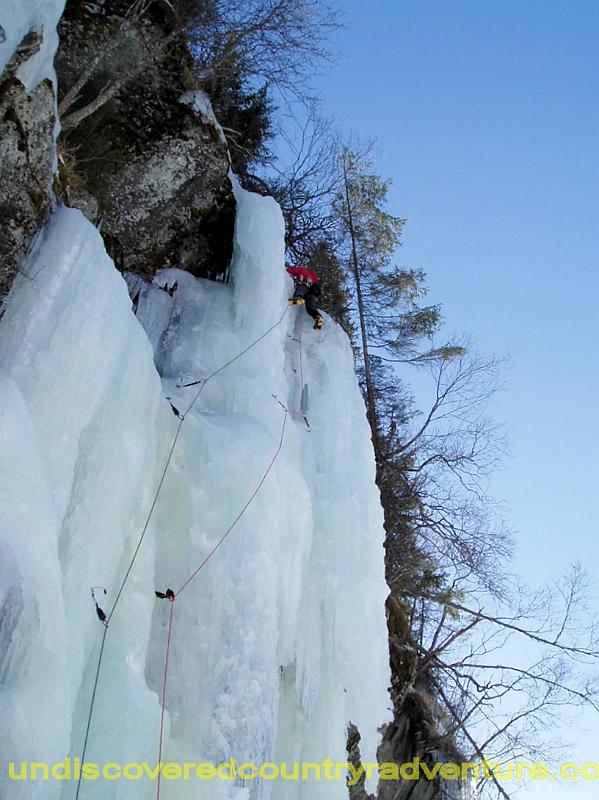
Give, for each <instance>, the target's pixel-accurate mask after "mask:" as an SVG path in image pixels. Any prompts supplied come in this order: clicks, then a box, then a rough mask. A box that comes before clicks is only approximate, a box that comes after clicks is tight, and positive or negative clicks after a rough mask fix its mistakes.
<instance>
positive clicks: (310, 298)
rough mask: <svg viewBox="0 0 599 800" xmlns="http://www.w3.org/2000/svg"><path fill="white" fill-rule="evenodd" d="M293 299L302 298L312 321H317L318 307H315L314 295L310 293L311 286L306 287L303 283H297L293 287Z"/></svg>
mask: <svg viewBox="0 0 599 800" xmlns="http://www.w3.org/2000/svg"><path fill="white" fill-rule="evenodd" d="M293 297H294V298H296V297H302V298H303V299H304V302H305V308H306V311H307V312H308V314H309V315H310V316H311V317H312V319H313V320H316V319H318V317H319V316H320V314H319V313H318V306H317V305H316V294H315V293H314V292H313V291H312V286H307V285H306V284H305V283H298V284H297V286H296V287H295V293H294V295H293Z"/></svg>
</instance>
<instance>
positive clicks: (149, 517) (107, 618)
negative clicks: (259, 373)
mask: <svg viewBox="0 0 599 800" xmlns="http://www.w3.org/2000/svg"><path fill="white" fill-rule="evenodd" d="M288 310H289V309H288V308H285V311H284V312H283V313H282V314H281V316H280V317H279V319H278V320H277V321H276V322H275V323H274V324H273V325H271V326H270V328H268V330H266V331H265V332H264V333H263V334H261V335H260V336H259V337H258V338H257V339H255V340H254V341H253V342H251V343H250V344H249V345H248V346H247V347H245V348H244V349H243V350H242V351H241V352H240V353H238V354H237V355H236V356H234V357H233V358H232V359H230V360H229V361H227V362H226V363H225V364H223V365H222V366H220V367H219V368H218V369H216V370H214V372H212V373H211V374H210V375H208V376H207V377H206V378H202V379H199V380H197V381H193V382H192V383H190V384H185V386H197V385H198V384H199V389H198V390H197V392H196V393H195V394H194V397H193V399H192V400H191V402H190V403H189V405H188V406H187V408H186V410H185V411H184V413H183V414H180V413H179V412H178V411H177V412H176V413H177V417H178V418H179V422H178V425H177V429H176V431H175V435H174V437H173V441H172V444H171V447H170V450H169V453H168V456H167V459H166V462H165V465H164V469H163V470H162V473H161V476H160V480H159V481H158V485H157V487H156V491H155V493H154V497H153V500H152V504H151V506H150V510H149V511H148V515H147V517H146V520H145V522H144V525H143V528H142V530H141V534H140V537H139V540H138V542H137V545H136V547H135V550H134V551H133V555H132V557H131V560H130V562H129V565H128V567H127V569H126V571H125V575H124V577H123V580H122V581H121V583H120V586H119V589H118V591H117V595H116V598H115V600H114V602H113V604H112V606H111V608H110V611H109V613H108V614H106V613H105V612H104V611H103V610H102V609H101V608H100V606H99V605H98V603H97V602H96V601H95V597H94V602H96V613H97V615H98V617H99V618H100V621H101V622H102V623H103V625H104V631H103V633H102V640H101V643H100V652H99V654H98V662H97V665H96V673H95V678H94V683H93V688H92V696H91V700H90V706H89V712H88V717H87V723H86V729H85V736H84V741H83V748H82V751H81V763H82V764H84V763H85V755H86V752H87V744H88V741H89V733H90V730H91V723H92V718H93V712H94V707H95V702H96V694H97V690H98V684H99V680H100V671H101V667H102V660H103V658H104V648H105V644H106V637H107V635H108V631H109V624H110V620H111V619H112V617H113V615H114V613H115V611H116V608H117V606H118V604H119V601H120V599H121V596H122V594H123V590H124V588H125V586H126V584H127V581H128V580H129V577H130V575H131V570H132V569H133V566H134V564H135V561H136V559H137V556H138V554H139V551H140V548H141V546H142V543H143V541H144V538H145V536H146V533H147V531H148V527H149V525H150V522H151V520H152V516H153V514H154V510H155V508H156V504H157V502H158V498H159V496H160V492H161V490H162V486H163V485H164V481H165V478H166V474H167V472H168V468H169V466H170V463H171V460H172V457H173V452H174V450H175V446H176V444H177V441H178V439H179V434H180V433H181V428H182V426H183V423H184V422H185V418H186V417H187V415H188V414H189V413H190V411H191V410H192V409H193V407H194V406H195V404H196V403H197V401H198V399H199V397H200V395H201V394H202V391H203V390H204V387H205V386H206V384H207V383H208V381H210V380H212V378H214V377H216V375H218V374H219V373H221V372H222V371H223V370H224V369H226V368H227V367H228V366H230V365H231V364H233V363H234V362H235V361H237V360H238V359H239V358H241V357H242V356H243V355H245V353H247V352H248V351H249V350H251V349H252V348H253V347H255V346H256V345H257V344H258V343H259V342H261V341H262V340H263V339H264V338H266V336H268V334H269V333H271V332H272V331H274V330H275V328H277V327H278V326H279V325H280V324H281V322H282V321H283V319H284V318H285V315H286V314H287V311H288ZM171 407H173V406H172V404H171ZM285 412H286V413H285V417H286V416H287V409H285ZM277 455H278V452H277ZM261 485H262V484H260V486H261ZM256 493H257V492H256ZM252 499H253V498H252ZM244 510H245V508H244ZM242 513H243V512H242ZM80 791H81V776H80V777H79V779H78V781H77V790H76V793H75V800H78V798H79V793H80Z"/></svg>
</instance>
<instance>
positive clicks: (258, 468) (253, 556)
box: [0, 189, 390, 800]
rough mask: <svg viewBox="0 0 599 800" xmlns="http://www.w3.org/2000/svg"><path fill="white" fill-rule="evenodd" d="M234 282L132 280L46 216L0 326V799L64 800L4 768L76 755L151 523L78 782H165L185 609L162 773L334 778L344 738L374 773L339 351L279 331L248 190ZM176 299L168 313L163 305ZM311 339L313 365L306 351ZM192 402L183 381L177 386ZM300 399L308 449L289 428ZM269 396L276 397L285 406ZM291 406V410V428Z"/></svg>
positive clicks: (373, 711) (362, 480)
mask: <svg viewBox="0 0 599 800" xmlns="http://www.w3.org/2000/svg"><path fill="white" fill-rule="evenodd" d="M237 200H238V212H237V221H236V233H235V250H234V258H233V264H232V270H231V274H232V281H231V283H229V284H218V283H212V282H209V281H205V280H201V279H196V278H194V277H193V276H191V275H190V274H189V273H186V272H183V271H181V270H176V269H169V270H163V271H161V272H159V273H158V275H157V276H156V278H155V280H154V283H153V285H150V284H142V283H141V282H140V281H139V279H137V278H134V277H132V276H129V277H128V282H129V285H130V286H129V288H130V289H131V292H132V295H136V294H138V297H137V298H136V300H137V303H136V305H137V316H135V315H134V313H133V311H132V307H131V300H130V296H129V294H128V292H127V286H126V283H125V281H124V280H123V277H122V276H121V275H120V274H119V273H118V272H117V271H116V269H115V268H114V265H113V264H112V262H111V261H110V259H109V258H108V256H107V255H106V252H105V250H104V247H103V243H102V239H101V237H100V236H99V234H98V232H97V231H96V230H95V228H94V227H93V226H92V225H91V224H90V223H88V222H87V221H86V220H85V219H84V217H83V216H82V215H81V214H80V213H79V212H78V211H76V210H72V209H66V208H60V209H58V210H57V211H56V212H55V214H54V215H53V217H52V218H51V219H50V221H49V223H48V224H47V226H46V227H45V228H44V229H43V230H42V232H41V233H40V236H39V237H38V240H37V242H36V244H35V247H34V249H33V251H32V253H31V256H30V258H29V260H28V262H27V264H26V265H25V267H24V270H23V272H22V274H21V275H20V276H19V277H18V278H17V280H16V282H15V285H14V287H13V290H12V292H11V294H10V296H9V300H8V302H7V304H6V306H5V312H4V315H3V317H2V320H1V321H0V425H1V428H2V430H1V442H2V451H3V452H2V459H1V471H2V474H1V477H0V498H1V511H0V513H1V519H2V526H1V530H0V718H1V719H2V722H3V724H2V731H3V733H2V734H1V735H0V736H1V738H0V752H2V754H3V760H5V764H3V768H2V771H1V772H0V796H2V797H3V798H6V799H7V800H17V798H18V799H19V800H20V798H28V800H30V798H44V800H58V799H59V798H61V799H63V798H73V797H74V791H75V787H74V783H73V781H70V782H69V781H62V782H60V781H36V782H31V781H15V780H9V778H8V777H7V773H6V769H5V766H6V762H9V761H15V762H19V763H20V762H22V761H31V760H33V761H42V762H59V761H61V760H64V758H65V756H66V755H70V756H72V757H77V756H79V755H80V754H81V747H82V742H83V736H84V733H85V725H86V721H87V714H88V710H89V704H90V695H91V691H92V685H93V679H94V673H95V669H96V665H97V658H98V648H99V645H100V640H101V637H102V633H103V628H102V626H101V624H100V622H99V621H98V619H97V617H96V615H95V611H94V606H93V602H92V599H91V596H90V587H94V586H95V587H105V588H106V589H107V591H108V594H107V595H106V597H104V595H103V592H102V589H98V590H97V596H98V597H99V599H101V600H102V602H105V603H106V605H107V606H110V603H111V599H112V598H114V594H115V592H116V591H117V589H118V586H119V585H120V583H121V581H122V579H123V576H124V574H125V572H126V569H127V566H128V564H129V563H130V560H131V557H132V553H133V551H134V548H135V545H136V543H137V542H138V539H139V536H140V532H141V530H142V528H143V525H144V521H145V519H146V518H147V515H148V512H149V509H150V507H151V503H152V499H153V496H154V493H155V490H156V487H157V485H158V482H159V480H160V476H161V472H162V470H163V468H164V465H165V461H166V458H167V456H168V452H169V449H170V447H171V444H172V441H173V437H174V435H175V432H176V429H177V425H178V424H179V420H178V419H177V417H176V416H175V415H174V413H173V411H172V409H171V407H170V405H169V402H168V401H167V399H165V398H166V397H168V398H170V402H171V403H172V404H173V405H174V406H175V407H176V408H178V409H180V410H183V409H185V408H186V407H187V405H188V404H189V402H190V401H191V399H192V398H193V396H194V393H195V392H196V391H197V387H190V388H179V387H178V385H177V384H179V383H181V382H186V380H187V379H189V380H193V379H195V378H202V377H205V376H206V375H208V374H210V373H211V372H213V371H214V370H216V369H218V368H219V367H220V366H221V365H222V364H224V363H225V362H227V361H228V360H229V359H231V358H232V357H233V356H235V355H236V354H237V353H239V352H240V351H241V350H243V349H244V347H245V346H246V345H247V344H248V343H250V342H252V341H254V340H255V339H257V338H258V337H259V336H260V335H261V334H262V333H263V332H264V331H266V330H267V329H268V328H269V327H270V326H272V325H274V324H275V323H276V322H277V321H278V320H279V319H280V318H281V316H282V315H283V314H284V316H283V318H282V321H281V323H280V324H279V325H277V326H276V327H274V328H273V330H272V331H271V333H269V334H268V336H266V337H265V338H264V339H263V340H262V341H261V342H259V343H258V344H257V345H256V346H255V347H253V348H252V349H250V350H249V351H248V352H247V353H246V354H245V355H243V357H241V358H239V359H238V360H237V361H235V362H234V363H232V364H231V365H230V366H229V367H227V368H226V369H225V370H223V371H222V372H221V373H219V374H218V375H217V376H215V377H214V378H213V379H212V380H210V381H209V382H208V383H207V384H206V385H205V387H204V389H203V391H202V393H201V394H200V396H199V398H198V401H197V403H196V404H195V406H194V407H193V409H192V411H191V412H190V413H189V414H188V415H187V417H186V419H185V422H184V424H183V425H182V427H181V432H180V436H179V439H178V441H177V445H176V447H175V450H174V453H173V457H172V461H171V464H170V467H169V469H168V471H167V474H166V479H165V481H164V485H163V487H162V490H161V492H160V495H159V499H158V503H157V505H156V510H155V513H154V514H153V516H152V519H151V522H150V526H149V528H148V532H147V534H146V536H145V538H144V540H143V543H142V546H141V548H140V550H139V554H138V556H137V558H136V560H135V563H134V566H133V569H132V571H131V574H130V578H129V580H128V581H127V583H126V585H125V588H124V591H123V594H122V597H121V599H120V601H119V605H118V607H117V609H116V611H115V614H114V617H113V618H111V620H110V628H109V631H108V634H107V636H106V647H105V653H104V660H103V663H102V669H101V672H100V679H99V684H98V692H97V696H96V704H95V711H94V715H93V718H92V723H91V727H90V735H89V741H88V747H87V752H86V760H87V761H92V762H98V763H103V762H106V761H116V762H119V763H127V762H141V761H147V762H148V763H153V762H155V761H156V758H157V747H158V733H159V723H160V707H161V705H160V700H161V692H162V680H163V671H164V656H165V647H166V625H167V618H168V614H169V610H170V606H169V603H168V601H160V600H157V599H156V598H155V596H154V589H156V588H158V589H161V590H164V589H165V588H166V587H173V588H175V589H176V588H177V587H180V586H182V585H183V584H184V582H185V581H186V579H187V578H188V577H189V576H190V575H191V574H192V573H193V571H194V570H195V568H196V567H197V565H198V564H200V563H201V562H202V560H203V558H204V557H205V556H206V554H207V553H208V552H209V551H210V550H211V548H212V547H213V546H214V545H215V543H216V542H217V541H218V540H219V539H220V537H221V536H222V534H223V533H224V531H225V530H226V529H227V527H228V526H229V525H230V523H231V522H232V520H233V519H234V517H235V516H236V515H237V513H238V512H239V511H240V509H241V508H242V507H243V505H244V503H245V502H246V501H247V500H248V498H249V496H250V495H251V494H252V492H253V491H254V489H255V488H256V486H257V484H258V481H259V480H260V478H261V477H262V476H263V475H264V473H265V470H266V467H267V465H268V463H269V462H270V460H271V459H272V457H273V455H274V454H275V451H276V448H277V444H278V442H279V438H280V435H281V430H282V424H283V417H284V415H285V412H284V411H283V408H282V406H281V403H282V404H284V405H285V406H287V408H288V409H289V411H290V415H289V418H288V420H287V424H286V428H285V435H284V440H283V447H282V449H281V452H280V455H279V457H278V458H277V460H276V461H275V463H274V466H273V468H272V471H271V472H270V473H269V474H268V476H267V478H266V480H265V481H264V484H263V486H262V488H261V489H260V491H259V493H258V494H257V495H256V498H255V500H254V501H253V502H252V503H251V504H250V506H249V507H248V509H247V511H246V513H245V514H244V516H243V517H242V518H241V520H240V521H239V523H238V524H237V525H236V527H235V529H234V530H233V531H232V532H231V534H230V536H229V537H228V538H227V539H226V541H225V542H224V543H223V544H222V547H220V549H219V550H218V552H217V553H216V554H215V555H214V556H213V558H212V559H211V560H210V561H209V563H208V564H207V565H206V567H205V568H204V569H203V570H202V571H201V572H200V573H199V574H198V575H197V576H196V577H195V578H194V580H193V581H192V582H191V583H190V584H189V585H188V586H187V588H186V590H185V592H184V593H182V594H181V596H180V597H178V598H177V601H176V603H175V605H174V609H173V610H174V627H173V637H172V644H171V650H170V663H169V674H168V685H167V699H166V715H165V739H164V750H163V760H164V761H173V762H185V761H195V762H197V761H211V762H214V763H219V762H222V761H228V760H229V759H230V758H232V757H235V758H237V759H239V760H240V761H245V760H248V761H252V762H255V763H262V762H265V761H266V762H268V761H272V762H281V761H287V762H294V761H300V762H301V761H315V762H322V761H323V760H324V759H325V758H330V759H332V760H333V761H344V760H345V759H346V754H345V733H346V726H347V723H349V722H350V721H351V722H353V723H355V724H356V725H357V726H358V727H359V729H360V732H361V734H362V737H363V738H362V753H363V757H364V758H365V759H367V760H370V761H375V760H376V744H377V738H378V734H377V727H378V726H380V725H381V724H382V723H384V722H385V721H388V719H389V718H390V712H389V710H388V706H389V698H388V694H387V687H388V683H389V668H388V651H387V641H386V625H385V615H384V599H385V595H386V587H385V582H384V573H383V547H382V545H383V524H382V512H381V508H380V502H379V496H378V492H377V489H376V486H375V483H374V462H373V454H372V446H371V442H370V436H369V429H368V425H367V422H366V418H365V412H364V404H363V401H362V398H361V396H360V392H359V389H358V387H357V384H356V380H355V377H354V372H353V364H352V354H351V349H350V346H349V342H348V340H347V337H346V336H345V334H344V333H343V332H342V331H341V329H340V328H339V327H338V326H336V324H335V323H334V322H333V321H332V320H331V319H327V320H326V324H325V327H324V329H323V330H322V331H320V332H318V333H317V332H315V331H313V330H312V323H311V320H310V319H309V317H308V315H307V314H306V313H305V311H304V310H303V309H301V308H291V309H289V310H288V311H287V312H286V313H284V312H285V308H286V298H287V296H288V293H289V291H290V280H289V278H288V276H287V275H286V274H285V272H284V269H283V258H284V250H283V233H284V230H283V221H282V216H281V213H280V210H279V208H278V206H277V205H276V204H275V203H274V201H272V200H270V199H268V198H261V197H258V196H256V195H252V194H249V193H246V192H243V191H242V190H240V189H238V190H237ZM175 283H176V284H177V288H176V291H175V292H174V293H173V295H172V296H171V295H170V294H169V293H168V292H166V291H163V288H162V287H164V286H165V285H166V286H171V287H172V286H173V285H174V284H175ZM300 339H301V363H300V342H299V340H300ZM182 378H183V381H181V379H182ZM302 384H305V385H307V387H308V418H309V424H310V429H308V427H307V425H306V424H305V422H304V419H303V418H302V415H301V414H300V413H298V412H299V404H300V397H301V393H302ZM273 395H275V396H276V397H273ZM279 401H280V402H279ZM155 791H156V790H155V785H154V783H153V782H151V781H149V780H145V779H144V780H139V781H124V780H119V781H112V782H109V783H108V782H106V781H103V780H98V781H84V782H83V783H82V787H81V794H80V797H81V800H93V799H94V798H96V799H97V798H106V797H108V796H109V797H111V798H112V800H117V799H118V798H121V799H122V800H136V798H140V799H141V798H144V799H145V798H152V797H155V796H156V794H155ZM162 797H163V799H164V800H169V798H177V800H185V799H186V798H192V797H193V798H194V800H202V799H203V798H210V800H219V798H223V800H224V798H236V800H240V799H241V798H252V799H253V798H263V799H264V800H266V798H273V800H292V799H293V800H303V799H304V798H306V799H307V798H310V800H319V798H325V797H326V798H327V800H334V798H339V800H341V798H346V797H347V789H346V787H345V781H344V780H340V781H334V782H331V781H310V782H302V781H280V780H279V781H275V782H272V781H267V780H263V781H246V783H245V785H243V783H242V782H240V781H239V780H236V781H226V780H219V781H214V780H213V781H209V782H202V781H199V780H193V779H192V780H189V781H187V782H177V783H176V784H174V783H172V784H171V783H169V782H168V781H165V782H164V784H163V789H162Z"/></svg>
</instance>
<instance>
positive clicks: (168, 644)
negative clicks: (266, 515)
mask: <svg viewBox="0 0 599 800" xmlns="http://www.w3.org/2000/svg"><path fill="white" fill-rule="evenodd" d="M281 405H282V404H281ZM283 410H284V414H283V425H282V427H281V436H280V438H279V444H278V446H277V449H276V451H275V454H274V456H273V457H272V458H271V460H270V462H269V464H268V466H267V468H266V470H265V472H264V474H263V475H262V477H261V478H260V481H259V483H258V485H257V486H256V488H255V489H254V491H253V492H252V494H251V495H250V497H249V499H248V501H247V503H246V504H245V505H244V506H243V508H242V509H241V511H240V512H239V514H237V516H236V517H235V519H234V520H233V522H232V523H231V524H230V525H229V527H228V528H227V530H226V531H225V532H224V534H223V535H222V536H221V538H220V539H219V540H218V542H217V543H216V544H215V546H214V547H213V548H212V550H211V551H210V552H209V553H208V555H207V556H206V558H205V559H204V560H203V561H202V563H201V564H200V565H199V566H198V567H197V569H195V570H194V571H193V572H192V574H191V575H190V576H189V578H188V579H187V580H186V581H185V583H184V584H183V586H181V588H180V589H179V590H178V591H177V592H175V597H174V598H173V599H171V600H170V606H171V608H170V614H169V619H168V636H167V640H166V655H165V657H164V677H163V681H162V709H161V711H160V742H159V745H158V777H157V783H156V800H160V778H161V763H162V747H163V743H164V715H165V712H166V687H167V678H168V660H169V655H170V649H171V634H172V630H173V612H174V609H175V598H176V597H178V596H179V595H180V594H181V592H182V591H183V590H184V589H186V588H187V586H189V584H190V583H191V582H192V580H193V579H194V578H195V577H196V575H197V574H198V572H200V570H201V569H203V567H204V566H205V565H206V564H207V563H208V561H209V560H210V559H211V558H212V556H213V555H214V554H215V553H216V551H217V550H218V548H219V547H220V546H221V544H222V543H223V542H224V541H225V539H226V538H227V536H228V535H229V534H230V533H231V531H232V530H233V528H234V527H235V526H236V525H237V523H238V522H239V520H240V519H241V518H242V516H243V515H244V513H245V512H246V510H247V509H248V507H249V506H250V505H251V503H252V502H253V500H254V498H255V497H256V495H257V494H258V492H259V491H260V489H261V488H262V485H263V484H264V481H265V480H266V478H267V477H268V474H269V473H270V471H271V469H272V468H273V466H274V463H275V461H276V460H277V458H278V455H279V453H280V452H281V448H282V447H283V439H284V438H285V428H286V425H287V414H288V413H289V412H288V411H287V409H286V408H285V407H284V406H283Z"/></svg>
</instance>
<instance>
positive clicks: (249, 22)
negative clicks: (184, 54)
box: [175, 0, 340, 98]
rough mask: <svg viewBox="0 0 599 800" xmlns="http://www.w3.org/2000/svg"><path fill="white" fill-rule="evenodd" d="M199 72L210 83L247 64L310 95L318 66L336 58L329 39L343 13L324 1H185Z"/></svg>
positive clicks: (287, 88)
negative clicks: (311, 81)
mask: <svg viewBox="0 0 599 800" xmlns="http://www.w3.org/2000/svg"><path fill="white" fill-rule="evenodd" d="M175 7H178V8H179V10H180V12H181V14H182V15H183V16H184V19H185V21H186V23H187V32H188V35H189V37H190V41H191V45H192V50H193V54H194V57H195V58H196V63H197V74H198V77H199V78H200V79H201V80H202V82H204V83H206V84H208V85H209V82H210V81H211V80H214V79H215V78H216V79H218V78H219V76H221V75H223V74H224V75H227V74H229V71H230V69H231V65H232V64H236V63H237V64H238V63H239V62H240V61H241V62H242V64H243V72H244V75H246V76H247V77H248V78H250V79H252V78H254V79H256V80H257V81H259V82H266V83H267V84H268V85H269V86H275V87H277V88H278V89H279V91H280V92H281V93H282V94H287V95H291V96H293V97H300V98H305V97H306V96H307V95H308V94H309V90H308V89H307V86H308V85H309V80H310V78H311V77H312V76H313V75H314V73H315V71H316V70H317V69H318V68H319V67H320V66H322V64H323V63H324V62H326V61H329V60H330V57H331V56H330V52H329V49H328V38H329V36H330V35H331V33H332V32H333V31H334V30H335V29H337V28H338V27H339V26H340V16H339V12H338V11H336V10H334V9H333V8H332V7H331V6H329V5H328V4H327V3H324V2H320V0H197V2H194V0H179V2H178V3H177V2H176V3H175Z"/></svg>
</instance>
